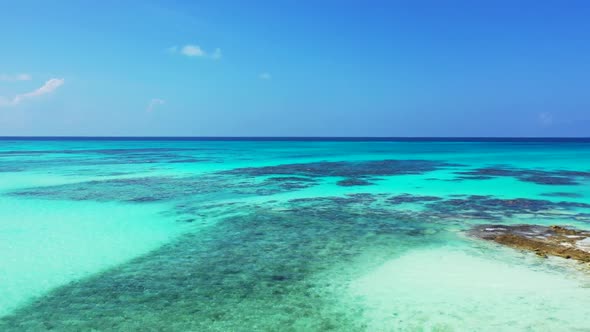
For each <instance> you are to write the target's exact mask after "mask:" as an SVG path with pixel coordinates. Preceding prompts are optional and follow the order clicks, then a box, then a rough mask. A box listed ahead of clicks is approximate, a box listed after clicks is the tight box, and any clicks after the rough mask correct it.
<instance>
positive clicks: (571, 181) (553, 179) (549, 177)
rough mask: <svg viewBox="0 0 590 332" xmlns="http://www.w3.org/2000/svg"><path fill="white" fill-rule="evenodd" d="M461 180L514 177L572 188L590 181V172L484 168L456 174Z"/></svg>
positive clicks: (525, 180)
mask: <svg viewBox="0 0 590 332" xmlns="http://www.w3.org/2000/svg"><path fill="white" fill-rule="evenodd" d="M455 174H458V175H460V176H459V177H458V179H460V180H484V179H490V178H494V177H512V178H515V179H518V180H520V181H523V182H533V183H536V184H542V185H563V186H571V185H577V184H580V182H579V181H581V180H584V179H590V172H583V171H568V170H555V171H542V170H535V169H520V168H504V167H484V168H479V169H476V170H471V171H462V172H456V173H455Z"/></svg>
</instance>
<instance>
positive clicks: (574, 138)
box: [0, 135, 590, 142]
mask: <svg viewBox="0 0 590 332" xmlns="http://www.w3.org/2000/svg"><path fill="white" fill-rule="evenodd" d="M60 139H62V140H194V141H199V140H202V141H216V140H218V141H239V140H243V141H578V142H580V141H583V142H586V141H588V142H590V136H580V137H578V136H70V135H66V136H44V135H43V136H42V135H39V136H0V140H60Z"/></svg>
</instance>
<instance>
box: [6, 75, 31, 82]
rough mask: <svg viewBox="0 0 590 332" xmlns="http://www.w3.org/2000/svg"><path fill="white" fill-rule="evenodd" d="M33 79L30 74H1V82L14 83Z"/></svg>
mask: <svg viewBox="0 0 590 332" xmlns="http://www.w3.org/2000/svg"><path fill="white" fill-rule="evenodd" d="M31 79H32V77H31V75H30V74H24V73H22V74H14V75H10V74H0V81H4V82H13V81H30V80H31Z"/></svg>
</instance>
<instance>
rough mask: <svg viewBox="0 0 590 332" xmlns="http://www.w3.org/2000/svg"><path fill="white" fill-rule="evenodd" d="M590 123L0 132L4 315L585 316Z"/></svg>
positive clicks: (162, 326)
mask: <svg viewBox="0 0 590 332" xmlns="http://www.w3.org/2000/svg"><path fill="white" fill-rule="evenodd" d="M484 223H485V224H488V223H493V224H507V225H508V224H519V223H531V224H541V225H556V224H557V225H570V226H575V227H579V228H583V229H590V141H588V140H570V141H568V140H535V141H527V140H506V141H493V140H472V141H462V142H461V141H453V140H445V141H435V140H427V139H422V140H411V141H403V140H397V141H396V140H393V141H387V140H380V141H379V140H377V141H363V140H360V139H359V140H356V141H350V140H349V141H346V140H313V139H307V140H278V141H273V140H269V139H266V140H250V141H244V140H242V141H240V140H237V139H226V140H220V141H216V140H196V139H195V140H191V139H161V140H156V139H151V140H148V139H142V140H133V139H126V140H115V139H112V140H108V139H101V140H92V139H45V140H44V139H30V140H17V139H9V138H4V139H0V330H2V331H47V330H55V331H89V330H97V331H112V330H116V331H146V330H154V331H326V330H334V331H590V325H589V323H588V322H589V320H588V317H590V269H589V267H588V266H584V265H581V264H578V263H575V262H571V261H569V260H564V259H559V258H549V259H543V258H539V257H537V256H535V255H533V254H529V253H523V252H520V251H517V250H513V249H508V248H504V247H501V246H499V245H495V244H492V243H487V242H482V241H480V240H477V239H473V238H470V237H468V236H467V235H466V234H465V230H468V229H469V228H470V227H472V226H474V225H478V224H484Z"/></svg>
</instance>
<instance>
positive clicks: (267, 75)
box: [258, 73, 272, 80]
mask: <svg viewBox="0 0 590 332" xmlns="http://www.w3.org/2000/svg"><path fill="white" fill-rule="evenodd" d="M258 78H260V79H261V80H270V79H271V78H272V76H271V75H270V73H261V74H260V75H258Z"/></svg>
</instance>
